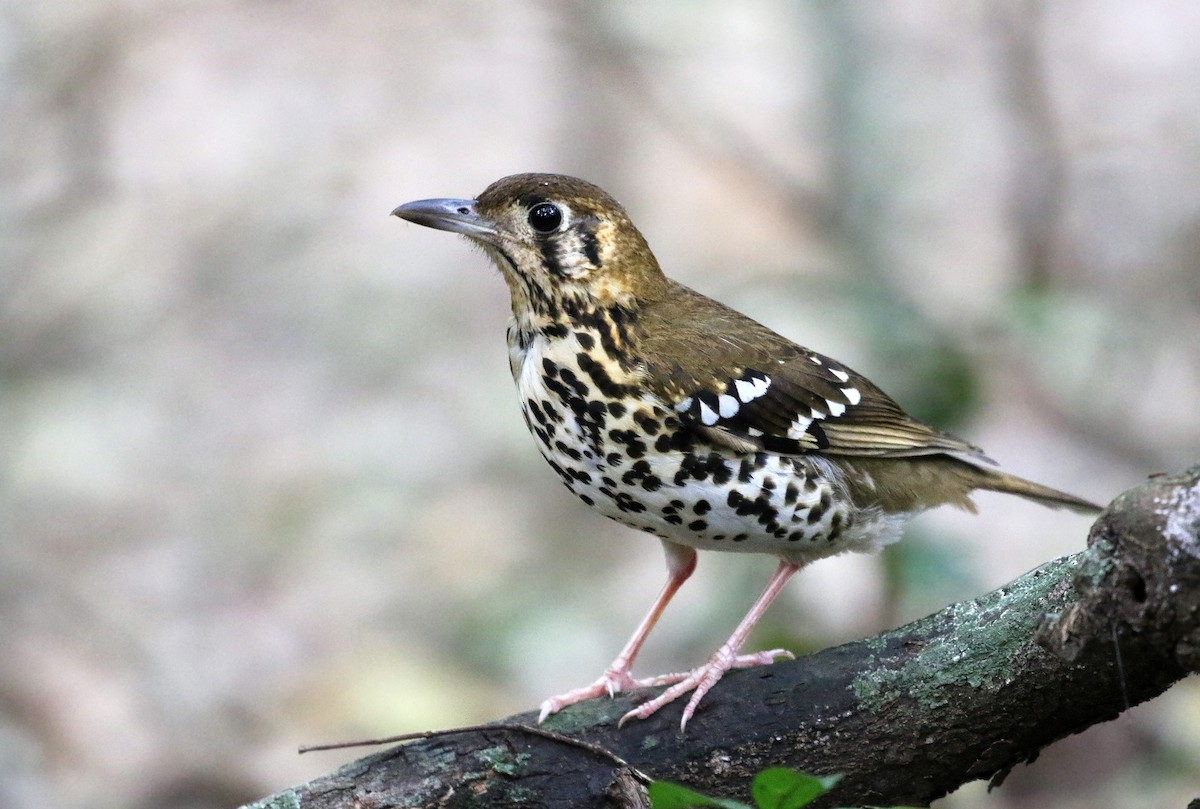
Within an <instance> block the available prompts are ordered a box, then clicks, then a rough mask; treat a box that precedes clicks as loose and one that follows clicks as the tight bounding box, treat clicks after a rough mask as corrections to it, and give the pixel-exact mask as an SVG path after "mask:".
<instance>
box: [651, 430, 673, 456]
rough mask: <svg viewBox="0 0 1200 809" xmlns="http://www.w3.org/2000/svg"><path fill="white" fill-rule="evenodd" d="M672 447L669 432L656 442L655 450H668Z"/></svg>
mask: <svg viewBox="0 0 1200 809" xmlns="http://www.w3.org/2000/svg"><path fill="white" fill-rule="evenodd" d="M670 448H671V436H670V435H668V434H667V433H663V434H662V435H660V436H659V437H658V438H657V439H656V440H655V442H654V451H655V452H660V453H661V452H666V451H667V450H669V449H670Z"/></svg>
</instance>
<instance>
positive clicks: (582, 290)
mask: <svg viewBox="0 0 1200 809" xmlns="http://www.w3.org/2000/svg"><path fill="white" fill-rule="evenodd" d="M393 213H395V214H396V215H397V216H400V217H402V218H404V219H408V220H409V221H412V222H415V223H417V224H421V225H426V226H429V227H434V228H439V229H441V230H448V231H452V232H455V233H461V234H462V235H464V236H467V237H469V238H470V239H472V240H473V241H474V242H476V243H477V244H479V245H480V246H482V247H483V248H484V250H485V251H486V252H487V254H488V255H489V256H490V257H491V258H492V259H493V261H495V263H496V265H497V266H498V267H499V268H500V270H501V272H502V273H503V274H504V278H505V280H506V281H507V282H508V286H509V290H510V292H511V293H512V303H513V313H514V314H515V315H516V316H517V318H518V319H519V320H521V319H525V318H538V319H542V318H547V319H549V320H552V321H553V320H558V319H560V318H562V317H571V316H573V315H576V314H577V313H578V312H580V311H586V310H591V309H596V308H600V307H609V306H613V305H617V306H623V307H627V308H634V307H635V306H636V303H637V302H638V301H639V300H643V299H648V298H653V297H656V296H658V295H661V294H664V292H665V290H666V279H665V278H664V276H663V274H662V270H661V269H659V266H658V261H657V260H656V259H655V258H654V254H653V253H652V252H651V251H650V247H649V246H648V245H647V244H646V240H645V239H644V238H643V237H642V234H641V233H640V232H639V231H638V229H637V228H636V227H635V226H634V224H633V222H632V221H630V219H629V214H627V213H626V212H625V209H624V208H623V207H621V205H620V203H618V202H617V201H616V200H615V199H613V198H612V197H611V196H609V195H608V194H607V193H605V192H604V191H603V190H602V189H601V188H599V187H597V186H595V185H593V184H591V183H589V182H587V181H585V180H580V179H577V178H575V177H567V176H565V175H561V174H514V175H512V176H509V177H505V178H503V179H500V180H497V181H496V182H494V183H492V184H491V185H490V186H488V187H487V188H486V189H485V190H484V191H483V193H482V194H480V195H479V197H478V198H477V199H473V200H460V199H430V200H420V201H418V202H410V203H407V204H405V205H401V206H400V207H399V208H397V209H396V210H395V211H393Z"/></svg>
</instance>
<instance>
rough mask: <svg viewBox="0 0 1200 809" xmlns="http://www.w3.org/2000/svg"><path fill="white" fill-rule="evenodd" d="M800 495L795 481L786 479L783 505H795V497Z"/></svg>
mask: <svg viewBox="0 0 1200 809" xmlns="http://www.w3.org/2000/svg"><path fill="white" fill-rule="evenodd" d="M799 496H800V490H799V489H797V488H796V483H795V481H791V480H789V481H788V485H787V489H785V490H784V493H783V502H784V504H785V505H789V506H792V505H795V504H796V498H798V497H799Z"/></svg>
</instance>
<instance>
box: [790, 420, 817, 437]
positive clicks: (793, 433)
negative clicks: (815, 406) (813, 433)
mask: <svg viewBox="0 0 1200 809" xmlns="http://www.w3.org/2000/svg"><path fill="white" fill-rule="evenodd" d="M810 424H812V419H806V418H804V417H803V416H797V417H796V420H795V421H793V422H792V426H791V428H789V429H788V438H796V439H798V438H800V437H801V436H803V435H804V434H805V433H806V432H808V425H810Z"/></svg>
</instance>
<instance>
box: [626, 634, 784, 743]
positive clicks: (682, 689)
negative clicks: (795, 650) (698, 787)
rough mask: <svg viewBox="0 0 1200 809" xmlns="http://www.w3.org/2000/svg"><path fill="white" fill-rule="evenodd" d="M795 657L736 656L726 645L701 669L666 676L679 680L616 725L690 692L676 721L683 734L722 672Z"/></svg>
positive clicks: (646, 714)
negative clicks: (686, 702) (681, 713)
mask: <svg viewBox="0 0 1200 809" xmlns="http://www.w3.org/2000/svg"><path fill="white" fill-rule="evenodd" d="M794 657H795V655H793V654H792V653H791V652H789V651H788V650H787V649H771V650H770V651H767V652H755V653H754V654H748V655H739V654H737V652H736V650H735V649H733V648H731V647H730V646H729V645H728V644H726V645H725V646H722V647H721V648H720V649H718V650H717V652H716V654H714V655H713V656H712V657H710V658H709V659H708V662H707V663H705V664H704V665H703V666H700V667H699V668H696V669H693V670H692V671H690V672H688V673H686V674H684V675H682V676H680V675H668V676H669V677H672V678H676V677H678V679H672V680H666V681H665V682H673V683H674V684H673V685H672V686H671V687H670V688H668V689H667V690H666V691H664V692H662V693H661V694H659V695H658V696H657V697H655V698H654V699H652V700H650V701H649V702H644V703H642V704H641V705H639V706H638V707H636V708H634V709H633V710H632V711H630V712H629V713H627V714H625V715H624V716H622V717H621V721H620V722H618V723H617V726H618V727H620V726H621V725H623V724H625V723H626V722H628V721H629V720H630V719H645V718H647V717H649V716H651V715H653V714H654V713H655V712H656V711H657V710H658V709H659V708H661V707H663V706H664V705H667V704H669V703H671V702H674V701H675V700H676V699H678V698H679V697H681V696H683V695H684V694H686V693H687V692H689V691H691V692H692V698H691V699H689V700H688V704H687V706H686V707H685V708H684V709H683V718H682V719H680V720H679V729H680V730H681V731H682V730H683V729H684V728H686V727H687V723H688V720H689V719H691V718H692V714H694V713H695V712H696V707H697V706H698V705H699V704H700V700H702V699H704V695H705V694H707V693H708V692H709V689H711V688H712V687H713V686H714V685H716V684H717V683H718V682H719V681H720V679H721V678H722V677H724V676H725V672H727V671H729V670H730V669H748V668H753V667H755V666H765V665H767V664H769V663H774V662H775V661H776V660H780V659H782V660H791V659H792V658H794Z"/></svg>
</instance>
